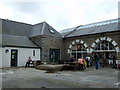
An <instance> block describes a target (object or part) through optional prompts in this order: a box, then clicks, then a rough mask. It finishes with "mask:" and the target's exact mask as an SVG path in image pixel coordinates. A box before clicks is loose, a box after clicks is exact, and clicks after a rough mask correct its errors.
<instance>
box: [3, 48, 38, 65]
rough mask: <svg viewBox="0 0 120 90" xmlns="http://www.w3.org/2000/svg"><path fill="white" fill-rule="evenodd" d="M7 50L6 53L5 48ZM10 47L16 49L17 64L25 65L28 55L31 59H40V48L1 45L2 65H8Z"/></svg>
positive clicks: (9, 61)
mask: <svg viewBox="0 0 120 90" xmlns="http://www.w3.org/2000/svg"><path fill="white" fill-rule="evenodd" d="M6 49H8V50H9V52H8V53H6V52H5V50H6ZM11 49H17V50H18V61H17V66H25V63H26V61H27V60H28V57H29V56H30V57H31V58H32V59H33V60H34V59H35V60H40V49H34V48H14V47H3V48H2V67H10V63H11ZM33 50H35V54H36V55H35V56H33Z"/></svg>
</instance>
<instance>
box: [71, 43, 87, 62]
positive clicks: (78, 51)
mask: <svg viewBox="0 0 120 90" xmlns="http://www.w3.org/2000/svg"><path fill="white" fill-rule="evenodd" d="M71 49H72V53H71V54H72V55H74V57H75V59H76V60H77V59H78V58H81V57H84V58H85V57H86V55H87V50H86V48H85V47H84V45H83V44H75V45H74V46H72V48H71Z"/></svg>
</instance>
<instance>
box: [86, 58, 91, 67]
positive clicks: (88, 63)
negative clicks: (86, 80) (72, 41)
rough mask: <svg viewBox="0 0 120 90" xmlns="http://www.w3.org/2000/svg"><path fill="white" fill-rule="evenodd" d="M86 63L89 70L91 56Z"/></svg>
mask: <svg viewBox="0 0 120 90" xmlns="http://www.w3.org/2000/svg"><path fill="white" fill-rule="evenodd" d="M86 63H87V68H89V66H90V64H91V63H90V57H89V56H87V57H86Z"/></svg>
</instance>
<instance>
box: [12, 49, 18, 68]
mask: <svg viewBox="0 0 120 90" xmlns="http://www.w3.org/2000/svg"><path fill="white" fill-rule="evenodd" d="M17 56H18V50H16V49H12V50H11V67H16V66H17V58H18V57H17Z"/></svg>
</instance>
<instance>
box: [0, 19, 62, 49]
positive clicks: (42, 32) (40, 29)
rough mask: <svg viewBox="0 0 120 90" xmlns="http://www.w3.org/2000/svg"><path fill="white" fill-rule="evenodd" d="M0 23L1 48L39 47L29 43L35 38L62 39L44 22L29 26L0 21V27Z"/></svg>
mask: <svg viewBox="0 0 120 90" xmlns="http://www.w3.org/2000/svg"><path fill="white" fill-rule="evenodd" d="M1 23H2V35H1V34H0V35H1V36H2V45H3V46H6V45H7V46H22V47H39V46H37V45H36V44H35V43H34V42H33V41H31V39H30V38H32V37H35V36H54V37H59V38H62V36H61V34H60V33H59V32H57V31H56V30H55V29H54V28H52V27H51V26H50V25H49V24H47V23H46V22H41V23H39V24H35V25H31V24H26V23H21V22H16V21H11V20H5V19H0V25H1ZM0 28H1V26H0ZM0 45H1V42H0Z"/></svg>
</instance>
